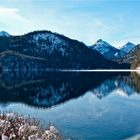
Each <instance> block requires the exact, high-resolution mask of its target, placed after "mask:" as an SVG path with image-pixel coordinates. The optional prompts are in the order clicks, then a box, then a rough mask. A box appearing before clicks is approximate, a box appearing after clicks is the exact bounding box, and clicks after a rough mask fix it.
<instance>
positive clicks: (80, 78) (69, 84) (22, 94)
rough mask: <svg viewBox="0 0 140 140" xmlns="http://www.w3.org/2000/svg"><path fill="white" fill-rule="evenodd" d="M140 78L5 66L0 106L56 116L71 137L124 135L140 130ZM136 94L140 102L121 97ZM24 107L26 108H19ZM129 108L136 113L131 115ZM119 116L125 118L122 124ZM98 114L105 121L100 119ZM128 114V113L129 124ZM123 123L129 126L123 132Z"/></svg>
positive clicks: (47, 118)
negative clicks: (12, 69) (8, 67)
mask: <svg viewBox="0 0 140 140" xmlns="http://www.w3.org/2000/svg"><path fill="white" fill-rule="evenodd" d="M139 83H140V76H138V75H137V74H136V73H127V72H122V73H120V72H113V73H111V72H93V73H90V72H88V73H87V72H81V73H78V72H77V73H74V72H71V73H70V72H46V73H45V72H44V73H43V72H41V71H30V72H26V73H24V72H21V71H10V72H8V71H3V72H2V73H1V76H0V108H1V109H2V110H6V109H9V108H10V109H11V110H14V111H15V110H16V111H17V112H20V113H23V114H26V113H27V114H29V115H33V116H36V114H37V117H39V118H43V119H44V120H45V121H46V122H49V121H53V122H54V123H55V124H56V125H58V126H59V127H60V129H61V130H62V133H64V135H65V136H68V138H77V139H79V138H81V139H87V140H88V139H114V138H117V139H122V138H127V137H129V136H133V135H135V134H137V133H140V125H138V124H137V128H135V127H136V126H134V124H135V122H134V121H136V120H137V118H139V117H140V115H139V114H140V106H139V105H138V104H137V103H138V101H139V100H140V98H139V92H140V85H139ZM112 94H114V95H113V96H110V95H112ZM133 95H136V98H137V100H136V99H135V100H136V101H135V100H131V98H130V99H129V100H126V99H124V98H119V96H120V97H132V98H133ZM94 97H96V99H98V100H99V101H101V102H99V101H97V100H96V99H95V98H94ZM107 97H108V98H107ZM109 97H110V98H109ZM72 99H75V100H72ZM104 99H106V100H104ZM130 104H131V105H132V106H131V107H132V108H131V107H130ZM108 105H110V110H108ZM21 107H22V109H23V110H19V108H21ZM114 107H115V108H114ZM74 108H77V109H75V110H74ZM113 108H114V110H113ZM124 108H125V109H124ZM132 109H133V110H132ZM135 109H136V110H135ZM114 111H116V112H114ZM122 111H123V112H122ZM130 111H131V112H132V114H133V115H135V116H131V115H132V114H130ZM133 111H134V112H133ZM31 112H32V113H31ZM97 112H98V113H97ZM107 112H109V113H107ZM136 112H137V113H136ZM30 113H31V114H30ZM106 113H107V114H106ZM106 115H107V116H106ZM117 115H119V119H123V120H122V121H123V123H122V124H119V123H120V122H118V121H121V120H118V119H117ZM99 116H100V117H101V118H100V120H98V121H96V119H97V118H99ZM124 116H125V117H126V116H128V117H127V118H126V121H128V124H129V123H130V125H129V126H128V124H127V122H125V121H124ZM120 117H123V118H120ZM131 117H133V118H131ZM114 119H115V120H114ZM132 120H133V121H132ZM107 125H108V126H109V127H108V126H107ZM135 125H136V124H135ZM123 127H125V128H124V129H126V130H124V131H123V130H122V129H123ZM100 130H101V131H100ZM134 130H135V131H134Z"/></svg>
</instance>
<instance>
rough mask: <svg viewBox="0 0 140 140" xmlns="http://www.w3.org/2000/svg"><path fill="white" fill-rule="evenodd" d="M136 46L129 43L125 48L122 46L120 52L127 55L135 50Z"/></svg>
mask: <svg viewBox="0 0 140 140" xmlns="http://www.w3.org/2000/svg"><path fill="white" fill-rule="evenodd" d="M135 46H136V45H135V44H133V43H131V42H128V43H126V44H125V45H124V46H122V47H121V49H120V50H121V51H123V52H125V53H129V52H130V51H131V50H132V49H133V48H135Z"/></svg>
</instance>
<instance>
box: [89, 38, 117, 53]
mask: <svg viewBox="0 0 140 140" xmlns="http://www.w3.org/2000/svg"><path fill="white" fill-rule="evenodd" d="M92 48H93V49H95V50H97V51H99V52H100V53H101V54H104V53H107V52H108V51H110V50H113V51H117V49H116V48H114V47H113V46H112V45H110V44H109V43H107V42H106V41H103V40H102V39H99V40H97V42H96V43H95V44H94V45H93V46H92Z"/></svg>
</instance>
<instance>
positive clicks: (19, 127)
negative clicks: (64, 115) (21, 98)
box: [0, 113, 61, 140]
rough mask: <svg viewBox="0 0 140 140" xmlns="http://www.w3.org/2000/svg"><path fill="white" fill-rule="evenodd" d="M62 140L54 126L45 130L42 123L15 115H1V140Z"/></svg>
mask: <svg viewBox="0 0 140 140" xmlns="http://www.w3.org/2000/svg"><path fill="white" fill-rule="evenodd" d="M19 139H20V140H61V137H60V133H59V131H58V129H57V128H56V127H55V126H54V125H50V126H48V128H46V129H45V128H43V127H41V125H40V122H39V121H37V120H35V119H32V118H25V117H24V116H20V115H18V114H14V113H2V114H0V140H19Z"/></svg>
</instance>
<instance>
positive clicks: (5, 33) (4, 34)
mask: <svg viewBox="0 0 140 140" xmlns="http://www.w3.org/2000/svg"><path fill="white" fill-rule="evenodd" d="M0 36H6V37H9V36H10V34H9V33H7V32H5V31H0Z"/></svg>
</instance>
